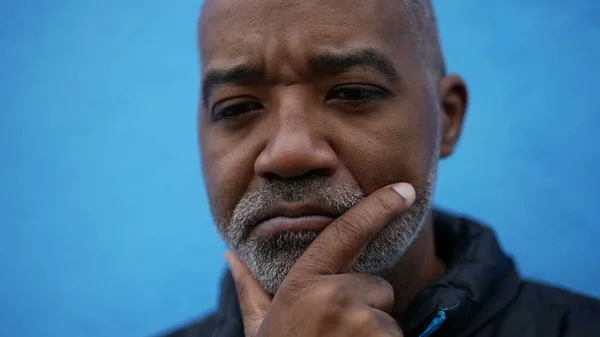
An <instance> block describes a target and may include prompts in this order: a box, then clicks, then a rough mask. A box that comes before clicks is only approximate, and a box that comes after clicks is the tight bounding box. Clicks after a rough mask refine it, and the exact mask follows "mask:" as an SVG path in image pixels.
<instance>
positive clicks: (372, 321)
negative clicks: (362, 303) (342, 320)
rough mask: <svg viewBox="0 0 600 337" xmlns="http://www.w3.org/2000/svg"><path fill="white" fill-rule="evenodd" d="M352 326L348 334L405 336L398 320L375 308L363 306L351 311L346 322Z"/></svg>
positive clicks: (388, 336)
mask: <svg viewBox="0 0 600 337" xmlns="http://www.w3.org/2000/svg"><path fill="white" fill-rule="evenodd" d="M346 325H348V326H349V327H351V330H350V333H346V334H344V335H346V336H357V337H358V336H385V337H403V336H404V334H403V332H402V329H401V328H400V325H399V324H398V323H397V322H396V320H395V319H394V318H393V317H392V316H390V315H388V314H387V313H385V312H383V311H381V310H378V309H374V308H361V309H358V310H354V311H352V312H350V313H349V315H348V321H347V323H346Z"/></svg>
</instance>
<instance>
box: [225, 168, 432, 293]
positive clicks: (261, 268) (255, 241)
mask: <svg viewBox="0 0 600 337" xmlns="http://www.w3.org/2000/svg"><path fill="white" fill-rule="evenodd" d="M428 178H429V179H428V181H427V184H426V186H424V187H423V188H420V189H417V190H416V193H417V197H416V200H415V202H414V203H413V205H412V206H411V207H410V208H409V209H408V210H407V211H406V212H404V213H403V214H402V215H401V216H400V217H398V218H397V219H396V220H394V221H392V222H390V223H389V224H387V225H386V226H385V227H384V228H383V229H382V230H381V231H380V232H379V233H378V234H377V235H376V236H375V237H374V238H373V239H372V240H371V242H370V243H369V244H368V245H367V246H366V248H365V249H364V251H363V252H362V253H361V254H360V255H359V257H358V259H357V261H356V262H355V264H354V265H353V267H352V268H351V270H350V272H354V273H366V274H372V275H382V274H384V273H385V272H386V271H388V270H389V269H390V268H392V267H393V266H394V265H395V264H396V262H397V261H398V260H399V258H400V257H401V256H402V255H403V254H404V252H405V251H406V250H407V249H408V247H409V246H410V245H411V244H412V243H413V242H414V240H415V239H416V237H417V236H418V235H419V233H420V232H421V230H422V228H423V225H424V223H425V221H426V219H427V215H428V211H429V209H430V207H431V203H432V198H433V187H434V184H435V182H434V180H435V168H433V169H432V171H431V172H430V174H429V177H428ZM364 198H365V194H364V192H363V191H362V190H361V189H360V188H358V187H348V186H342V187H334V186H331V185H330V184H329V183H328V182H327V180H325V179H323V178H319V177H305V178H301V179H300V178H299V179H296V180H273V181H269V182H268V183H267V184H266V185H265V186H264V187H263V188H260V189H259V190H257V191H254V192H252V193H250V194H247V195H245V196H244V197H243V198H242V199H241V200H240V202H238V204H237V205H236V207H235V209H234V211H233V215H232V217H231V220H230V221H229V222H224V221H221V222H220V223H218V224H219V226H218V229H219V231H220V233H221V235H222V237H223V238H224V240H225V241H226V242H227V243H228V244H229V245H230V247H231V248H232V249H233V250H234V251H236V253H237V254H238V255H239V257H240V258H241V259H242V261H244V263H245V264H246V266H247V267H248V269H249V270H250V271H251V272H252V273H253V274H254V277H255V278H256V280H257V281H258V282H259V283H260V284H261V285H262V286H263V288H264V289H265V290H266V291H268V292H270V293H272V294H274V293H275V292H276V291H277V289H278V288H279V286H280V285H281V284H282V282H283V280H284V279H285V277H286V275H287V274H288V272H289V271H290V270H291V269H292V267H293V265H294V264H295V263H296V261H297V260H298V259H299V258H300V256H301V255H302V254H303V253H304V251H305V250H306V249H307V248H308V246H309V245H310V244H311V243H312V241H313V240H314V239H315V238H316V237H317V235H319V233H318V232H316V231H309V230H302V231H294V232H291V231H284V232H279V233H276V234H272V235H269V236H264V237H262V236H256V235H252V233H251V232H252V230H253V229H254V226H256V219H257V218H258V217H259V216H260V215H261V214H262V212H264V210H266V209H268V206H270V205H273V204H277V203H278V202H282V201H285V202H298V201H308V200H310V201H313V202H316V203H318V204H322V205H324V206H326V207H328V208H331V209H335V210H336V211H338V212H340V213H344V212H345V211H347V210H348V209H350V208H352V207H353V206H354V205H356V204H358V203H359V202H360V201H361V200H363V199H364Z"/></svg>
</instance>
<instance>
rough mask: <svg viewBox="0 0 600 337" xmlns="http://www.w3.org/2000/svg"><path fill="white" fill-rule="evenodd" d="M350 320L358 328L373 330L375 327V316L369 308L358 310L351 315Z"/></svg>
mask: <svg viewBox="0 0 600 337" xmlns="http://www.w3.org/2000/svg"><path fill="white" fill-rule="evenodd" d="M351 320H352V322H351V323H352V324H353V325H354V326H355V327H356V328H357V329H359V330H363V329H364V330H370V331H372V332H374V328H376V327H377V317H376V316H375V314H374V313H373V311H371V310H360V311H358V312H356V313H355V314H354V315H352V318H351ZM375 331H376V330H375Z"/></svg>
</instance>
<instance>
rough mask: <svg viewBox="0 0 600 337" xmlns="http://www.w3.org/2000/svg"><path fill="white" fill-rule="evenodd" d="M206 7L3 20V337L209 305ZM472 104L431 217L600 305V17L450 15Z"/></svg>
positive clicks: (518, 6)
mask: <svg viewBox="0 0 600 337" xmlns="http://www.w3.org/2000/svg"><path fill="white" fill-rule="evenodd" d="M200 5H201V4H200V3H199V2H197V1H190V0H185V1H172V2H169V3H168V4H167V2H165V1H158V0H144V1H141V0H135V1H134V0H130V1H116V0H104V1H81V0H79V1H75V0H54V1H39V0H38V1H32V0H30V1H26V0H21V1H17V0H8V1H2V2H1V4H0V13H2V14H0V16H1V20H0V160H1V165H0V225H1V227H0V254H1V255H0V268H1V278H0V336H12V337H36V336H50V337H54V336H56V337H81V336H91V337H96V336H98V337H99V336H107V337H108V336H111V337H114V336H124V337H125V336H127V337H130V336H131V337H136V336H137V337H143V336H148V335H151V334H153V333H156V332H158V331H162V330H163V329H165V328H169V327H172V326H174V325H179V324H181V323H184V322H187V321H188V320H190V319H193V318H195V317H198V316H199V315H201V314H203V313H205V312H206V311H207V310H209V309H211V308H213V307H214V306H215V304H216V289H217V281H218V275H219V274H220V272H221V271H222V269H223V259H222V252H223V250H224V245H223V244H222V243H221V242H220V240H219V237H218V236H217V234H216V232H215V231H214V229H213V226H212V225H211V220H210V216H209V213H208V210H207V203H206V196H205V195H204V191H203V185H202V179H201V176H200V170H199V160H198V155H197V151H198V149H197V145H196V136H195V108H196V99H197V94H198V65H197V60H196V51H195V21H196V15H197V11H198V10H199V8H200ZM436 7H437V10H438V16H439V19H440V26H441V31H442V38H443V44H444V48H445V52H446V56H447V59H448V64H449V68H450V70H451V71H457V72H460V73H461V74H463V75H464V76H465V78H466V80H467V81H468V83H469V85H470V89H471V94H472V103H471V107H470V113H469V116H468V119H467V123H466V130H465V132H464V135H463V136H464V137H463V142H462V144H461V146H460V148H459V151H458V153H457V154H456V155H455V156H454V157H453V158H452V159H450V160H448V161H446V162H444V163H443V164H442V166H441V176H440V181H439V185H438V194H437V204H439V205H441V206H444V207H446V208H450V209H454V210H456V211H459V212H464V213H468V214H471V215H473V216H475V217H477V218H479V219H482V220H484V221H486V222H488V223H490V224H492V225H493V226H494V228H495V229H496V230H497V231H498V233H499V236H500V238H501V240H502V243H503V245H504V247H505V248H506V249H507V250H508V251H510V252H511V254H513V255H514V256H515V257H516V258H517V260H518V262H519V266H520V269H521V271H522V272H523V274H524V275H527V276H530V277H535V278H538V279H541V280H544V281H548V282H552V283H555V284H559V285H562V286H568V287H570V288H572V289H575V290H577V291H580V292H584V293H587V294H591V295H594V296H600V283H598V279H599V278H600V262H599V261H598V259H599V258H598V256H599V255H600V254H599V253H598V239H599V238H600V227H599V226H598V220H597V217H598V216H597V214H595V211H596V210H597V202H598V201H599V200H600V198H598V190H599V188H600V183H599V181H600V178H599V177H598V168H599V167H600V151H599V150H598V149H597V147H598V145H600V133H599V126H600V109H599V108H598V105H597V104H598V92H597V91H598V86H597V83H598V82H597V81H598V77H599V76H600V71H599V70H598V65H599V60H600V49H599V43H598V41H599V40H598V36H600V24H599V23H598V18H599V17H600V3H599V2H598V1H596V0H590V1H583V0H581V1H558V0H555V1H521V0H502V1H500V0H494V1H491V0H490V1H479V0H462V1H445V2H444V1H437V2H436Z"/></svg>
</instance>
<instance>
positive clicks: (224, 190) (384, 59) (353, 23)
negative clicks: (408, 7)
mask: <svg viewBox="0 0 600 337" xmlns="http://www.w3.org/2000/svg"><path fill="white" fill-rule="evenodd" d="M398 2H399V1H382V0H379V1H376V0H361V1H356V0H354V1H353V0H342V1H328V0H316V1H314V0H304V1H284V0H245V1H242V0H222V1H215V0H212V1H211V0H208V1H207V3H206V5H205V8H204V10H203V14H202V18H201V24H200V41H201V44H200V53H201V55H200V56H201V60H202V77H203V81H204V84H203V98H202V102H201V104H200V111H199V136H200V144H201V152H202V163H203V170H204V178H205V183H206V186H207V191H208V196H209V200H210V205H211V210H212V213H213V216H214V217H215V221H216V223H217V226H218V230H219V232H220V233H221V234H222V236H223V237H224V239H225V240H226V241H227V242H228V243H229V244H230V246H232V248H233V249H234V250H235V251H237V252H238V254H239V255H240V257H241V258H242V260H243V261H244V262H245V263H246V264H247V265H248V267H249V269H250V270H251V271H252V272H253V273H254V275H255V276H256V278H257V279H258V281H259V282H261V284H262V285H263V286H264V287H265V289H266V290H268V291H270V292H272V293H274V292H275V290H276V289H277V287H278V286H279V284H280V283H281V281H282V280H283V278H284V277H285V275H286V274H287V272H288V271H289V269H290V268H291V266H292V265H293V264H294V262H295V261H296V259H297V258H298V257H299V256H300V255H301V253H302V252H303V251H304V249H306V247H307V246H308V245H309V244H310V242H311V241H312V240H313V239H314V238H315V237H316V235H317V234H318V232H319V230H320V229H322V228H323V226H325V225H327V223H328V222H330V221H331V220H332V218H335V217H337V216H339V215H340V214H341V213H343V212H344V211H346V210H347V209H348V208H350V207H352V206H353V205H355V204H356V203H358V202H359V201H360V200H361V199H362V198H364V196H365V195H368V194H370V193H372V192H374V191H375V190H377V189H379V188H381V187H383V186H385V185H388V184H390V183H395V182H409V183H411V184H412V185H413V186H414V187H415V189H416V191H417V200H416V202H415V204H414V205H413V206H412V207H411V209H410V211H408V212H407V213H406V214H404V215H403V216H402V217H400V218H399V219H398V220H396V221H394V222H392V223H391V224H389V225H388V226H387V227H386V228H385V229H384V230H383V231H382V232H380V234H379V235H378V236H377V237H375V239H374V240H373V241H372V242H371V243H370V244H369V246H368V247H367V248H366V250H365V252H364V253H363V254H362V255H361V257H360V258H359V260H358V262H357V263H356V265H355V267H354V268H353V270H354V271H358V272H367V273H381V272H383V271H385V270H386V269H388V268H390V267H391V266H392V265H393V264H394V263H395V262H396V261H397V260H398V258H399V257H400V256H401V254H402V253H403V252H404V251H405V249H406V248H407V247H408V246H409V245H410V244H411V243H412V241H413V240H414V238H415V236H416V235H417V234H418V232H419V230H420V228H421V227H422V224H423V222H424V219H425V217H426V215H427V211H428V209H429V207H430V202H431V197H432V190H433V183H434V180H435V171H436V166H437V158H438V157H439V152H440V107H439V106H440V104H439V102H438V97H437V83H430V80H429V78H428V76H426V73H427V72H426V71H427V70H428V69H427V68H426V64H425V62H423V60H422V59H421V57H420V53H419V52H417V51H416V50H415V48H414V47H413V44H412V43H413V42H411V41H412V40H411V37H410V36H409V35H408V33H406V29H405V28H406V26H405V25H406V23H405V21H406V20H404V19H403V17H404V16H405V14H404V13H403V12H402V10H401V9H400V8H399V6H397V5H396V3H398ZM269 219H271V220H269Z"/></svg>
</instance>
